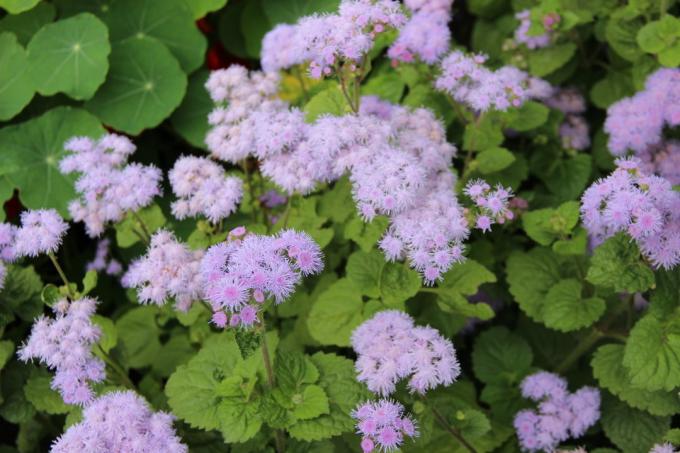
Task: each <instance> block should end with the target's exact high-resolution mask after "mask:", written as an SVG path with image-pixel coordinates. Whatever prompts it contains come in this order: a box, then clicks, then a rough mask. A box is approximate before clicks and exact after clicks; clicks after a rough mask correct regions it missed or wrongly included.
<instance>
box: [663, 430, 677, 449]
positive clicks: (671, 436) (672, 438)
mask: <svg viewBox="0 0 680 453" xmlns="http://www.w3.org/2000/svg"><path fill="white" fill-rule="evenodd" d="M663 440H665V441H666V442H670V443H672V444H674V445H678V444H680V429H678V428H672V429H669V430H668V432H667V433H666V435H664V436H663Z"/></svg>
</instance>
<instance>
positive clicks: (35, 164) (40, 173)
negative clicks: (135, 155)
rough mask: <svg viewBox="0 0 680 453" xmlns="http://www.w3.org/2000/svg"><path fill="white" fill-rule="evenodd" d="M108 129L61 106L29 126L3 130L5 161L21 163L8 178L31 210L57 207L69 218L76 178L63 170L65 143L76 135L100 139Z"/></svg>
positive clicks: (86, 116)
mask: <svg viewBox="0 0 680 453" xmlns="http://www.w3.org/2000/svg"><path fill="white" fill-rule="evenodd" d="M104 132H105V130H104V129H103V128H102V127H101V125H100V123H99V121H98V120H97V119H96V118H95V117H94V116H92V115H90V114H89V113H87V112H85V111H84V110H80V109H74V108H71V107H57V108H55V109H52V110H49V111H48V112H46V113H44V114H43V115H41V116H39V117H37V118H34V119H31V120H29V121H26V122H25V123H21V124H17V125H13V126H8V127H4V128H3V129H1V130H0V143H2V147H3V150H2V152H3V159H6V160H7V161H9V162H15V163H16V164H17V170H16V171H13V172H11V173H9V174H7V175H4V176H5V177H6V178H7V180H8V182H9V183H10V184H11V185H12V186H13V187H17V188H18V189H19V191H20V192H21V202H22V203H23V204H24V206H26V207H28V208H31V209H40V208H55V209H57V210H58V211H59V214H61V215H62V216H64V217H66V218H69V217H70V215H69V213H68V209H67V206H68V202H69V201H71V200H72V199H74V198H75V197H76V195H75V191H74V188H73V184H74V182H75V177H74V176H73V175H63V174H62V173H61V172H60V171H59V161H60V160H61V158H62V157H64V155H65V151H64V142H66V140H68V139H69V138H71V137H73V136H76V135H78V136H88V137H92V138H99V136H101V135H102V134H103V133H104Z"/></svg>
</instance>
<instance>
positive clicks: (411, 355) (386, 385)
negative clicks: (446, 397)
mask: <svg viewBox="0 0 680 453" xmlns="http://www.w3.org/2000/svg"><path fill="white" fill-rule="evenodd" d="M351 342H352V347H353V348H354V351H355V352H356V353H357V361H356V365H355V367H356V370H357V372H358V377H357V379H358V380H359V381H360V382H365V383H366V385H367V386H368V389H369V390H371V391H372V392H375V393H378V394H380V395H382V396H387V395H389V394H391V393H393V392H394V391H395V389H396V384H397V382H398V381H400V380H401V379H407V378H408V379H409V382H408V387H409V389H410V390H411V392H416V393H419V394H424V393H425V392H427V391H428V390H431V389H433V388H435V387H437V386H438V385H449V384H451V383H452V382H453V381H455V380H456V378H457V377H458V375H460V365H459V363H458V360H457V359H456V351H455V349H454V348H453V344H452V343H451V341H449V340H447V339H446V338H444V337H442V336H441V335H440V334H439V332H437V331H436V330H435V329H433V328H431V327H422V326H416V325H415V324H414V322H413V318H411V317H410V316H409V315H407V314H406V313H404V312H401V311H398V310H387V311H381V312H379V313H377V314H376V315H375V316H373V318H371V319H369V320H368V321H365V322H364V323H363V324H361V325H360V326H359V327H357V328H356V329H355V330H354V332H353V333H352V338H351Z"/></svg>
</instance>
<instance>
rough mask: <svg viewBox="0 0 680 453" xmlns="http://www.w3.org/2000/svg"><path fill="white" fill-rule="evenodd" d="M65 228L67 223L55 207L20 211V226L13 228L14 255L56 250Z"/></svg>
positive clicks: (66, 228)
mask: <svg viewBox="0 0 680 453" xmlns="http://www.w3.org/2000/svg"><path fill="white" fill-rule="evenodd" d="M66 230H68V224H67V223H66V222H64V219H62V218H61V216H60V215H59V213H58V212H57V211H56V210H55V209H38V210H35V211H24V212H22V213H21V227H20V228H17V229H15V230H14V247H13V250H14V257H15V258H20V257H22V256H30V257H35V256H38V255H40V254H42V253H54V252H56V251H57V250H58V249H59V246H60V245H61V241H62V239H63V237H64V234H66ZM8 253H10V252H8Z"/></svg>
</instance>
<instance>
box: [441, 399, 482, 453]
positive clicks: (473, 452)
mask: <svg viewBox="0 0 680 453" xmlns="http://www.w3.org/2000/svg"><path fill="white" fill-rule="evenodd" d="M430 409H431V410H432V414H434V418H435V420H437V422H438V423H439V424H440V425H441V427H442V428H444V429H445V430H447V431H448V432H449V433H450V434H451V435H452V436H453V438H454V439H456V440H457V441H458V442H460V444H461V445H462V446H463V447H465V448H466V449H467V450H468V451H469V452H470V453H477V450H476V449H475V447H473V446H472V445H470V443H469V442H468V441H467V440H465V438H464V437H463V435H462V434H461V433H460V431H458V430H457V429H456V428H454V427H453V426H451V425H450V424H449V423H448V422H447V421H446V418H444V416H443V415H442V414H441V413H440V412H439V411H438V410H437V409H435V408H434V407H432V406H431V407H430Z"/></svg>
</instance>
